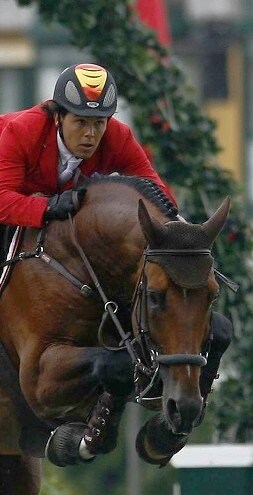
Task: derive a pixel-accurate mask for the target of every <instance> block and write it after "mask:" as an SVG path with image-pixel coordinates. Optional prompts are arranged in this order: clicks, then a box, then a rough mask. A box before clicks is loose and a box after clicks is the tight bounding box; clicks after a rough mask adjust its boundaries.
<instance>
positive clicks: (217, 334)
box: [199, 311, 233, 420]
mask: <svg viewBox="0 0 253 495" xmlns="http://www.w3.org/2000/svg"><path fill="white" fill-rule="evenodd" d="M210 331H211V334H212V335H213V340H212V344H211V348H210V352H209V355H208V358H207V364H206V366H204V367H203V368H202V369H201V375H200V382H199V385H200V392H201V395H202V397H203V399H204V408H205V406H206V399H207V396H208V394H209V393H210V392H211V390H212V384H213V381H214V380H215V378H217V377H218V375H217V373H218V369H219V366H220V361H221V358H222V356H223V354H224V352H225V351H226V349H227V348H228V346H229V344H230V342H231V339H232V332H233V326H232V323H231V322H230V321H229V320H228V318H226V317H225V316H223V315H222V314H220V313H216V312H215V311H213V312H212V316H211V330H210ZM202 419H203V415H202V417H201V420H202Z"/></svg>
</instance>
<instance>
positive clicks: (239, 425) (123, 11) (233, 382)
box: [19, 0, 253, 440]
mask: <svg viewBox="0 0 253 495" xmlns="http://www.w3.org/2000/svg"><path fill="white" fill-rule="evenodd" d="M19 4H20V5H28V4H37V6H38V8H39V12H40V13H41V15H42V16H43V18H44V19H45V21H54V22H58V23H60V24H62V25H63V26H65V27H67V28H68V29H69V31H70V34H71V39H72V42H73V44H74V45H76V46H77V47H79V48H84V47H87V46H89V47H90V49H91V52H92V54H93V57H94V61H95V62H97V63H100V64H102V65H105V66H107V67H108V68H109V69H110V70H111V71H112V73H113V74H114V75H115V79H116V81H117V84H118V87H119V92H120V94H121V95H122V96H125V98H126V99H127V100H128V101H129V103H130V104H131V109H132V111H133V118H134V123H135V128H136V130H137V131H138V134H139V138H140V140H141V141H142V143H143V144H146V145H148V146H149V147H150V149H151V150H152V153H153V156H154V161H155V164H156V167H157V168H158V169H159V171H160V173H161V174H162V175H163V176H164V177H165V178H166V179H167V180H168V181H169V182H170V183H172V184H174V186H175V188H176V190H177V193H178V202H179V204H180V210H181V213H182V214H183V215H184V216H186V217H187V218H189V219H190V220H191V221H203V220H204V219H205V218H206V217H207V216H208V215H209V214H210V213H212V212H213V211H214V209H215V208H216V207H217V206H218V204H219V202H220V201H221V200H222V199H223V198H224V197H225V196H226V195H227V194H230V195H231V198H232V211H231V215H230V219H229V221H228V223H227V227H226V229H225V230H224V232H223V234H222V236H221V237H220V239H219V241H218V242H217V243H216V247H215V249H216V260H218V264H219V267H218V268H219V269H220V270H221V271H222V270H223V271H224V272H225V273H226V274H227V275H228V276H229V277H231V278H232V279H234V280H235V281H236V282H238V283H239V284H240V290H239V292H238V294H236V295H233V294H231V293H229V292H228V291H227V289H223V290H222V294H221V298H220V302H219V304H218V308H219V309H220V310H221V311H223V312H224V313H225V314H227V315H228V316H230V317H231V318H232V320H233V322H234V326H235V337H234V344H233V346H232V348H231V351H230V354H229V356H230V359H231V362H232V365H230V373H231V374H232V377H229V376H228V377H227V379H226V381H225V382H224V383H223V384H222V386H221V388H220V391H218V392H216V393H215V394H216V401H215V405H214V410H215V416H216V418H217V427H218V429H219V431H220V435H221V437H222V436H223V437H224V438H226V439H229V440H243V439H249V438H252V431H253V428H252V427H253V425H252V410H253V374H252V369H253V352H252V351H253V332H252V330H251V326H252V292H253V284H252V273H251V267H250V258H251V252H252V251H251V250H252V245H251V232H249V230H248V221H247V218H246V216H245V213H244V211H245V204H244V200H243V194H242V191H241V190H240V188H239V186H238V184H237V183H236V182H235V181H234V179H233V178H232V176H230V174H228V173H227V172H225V171H224V170H222V169H221V168H219V167H218V165H217V164H216V161H215V157H216V155H217V153H218V152H219V146H218V144H217V142H216V139H215V134H214V131H215V123H214V122H213V121H212V120H210V119H209V118H207V117H206V116H205V115H203V113H202V112H201V111H200V110H199V108H198V107H197V106H196V104H195V103H194V98H193V93H192V90H191V88H189V87H188V85H187V82H186V80H185V75H184V72H183V70H182V69H181V68H180V66H179V64H178V63H177V62H176V61H174V60H173V59H172V58H171V57H168V53H167V51H166V50H165V48H164V47H162V46H161V45H160V44H159V43H158V41H157V39H156V37H155V34H154V32H153V31H151V30H150V29H148V28H147V27H145V26H144V25H143V24H142V23H141V22H140V20H139V19H138V17H137V15H136V12H135V10H134V2H133V1H130V0H61V1H60V2H56V1H55V0H37V1H36V0H34V1H32V0H30V1H29V0H19ZM231 370H232V371H231ZM225 406H226V407H225Z"/></svg>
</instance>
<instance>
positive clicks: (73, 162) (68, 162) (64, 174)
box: [57, 131, 82, 184]
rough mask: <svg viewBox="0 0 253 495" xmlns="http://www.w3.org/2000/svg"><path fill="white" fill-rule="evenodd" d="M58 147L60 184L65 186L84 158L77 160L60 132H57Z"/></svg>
mask: <svg viewBox="0 0 253 495" xmlns="http://www.w3.org/2000/svg"><path fill="white" fill-rule="evenodd" d="M57 145H58V149H59V162H58V174H59V178H58V182H59V184H65V182H68V180H70V179H71V178H72V177H73V175H74V172H75V170H76V169H77V167H78V165H79V164H80V163H81V161H82V158H76V157H75V156H74V155H72V154H71V153H70V151H69V150H68V149H67V148H66V146H65V144H64V142H63V140H62V138H61V136H60V133H59V131H58V132H57Z"/></svg>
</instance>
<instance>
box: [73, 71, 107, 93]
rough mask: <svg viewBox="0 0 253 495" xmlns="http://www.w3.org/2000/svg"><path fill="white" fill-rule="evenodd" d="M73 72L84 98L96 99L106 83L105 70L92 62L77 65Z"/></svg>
mask: <svg viewBox="0 0 253 495" xmlns="http://www.w3.org/2000/svg"><path fill="white" fill-rule="evenodd" d="M75 74H76V77H77V79H78V81H79V83H80V85H81V87H82V90H83V92H84V94H85V96H86V98H87V99H88V100H90V101H97V100H98V99H99V98H100V96H101V93H102V91H103V89H104V87H105V84H106V79H107V72H106V70H105V69H103V67H99V66H98V65H94V64H90V65H89V64H85V65H77V66H76V67H75Z"/></svg>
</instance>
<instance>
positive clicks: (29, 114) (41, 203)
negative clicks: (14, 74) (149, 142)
mask: <svg viewBox="0 0 253 495" xmlns="http://www.w3.org/2000/svg"><path fill="white" fill-rule="evenodd" d="M1 131H2V132H1ZM0 133H1V136H0V223H5V224H11V225H25V226H29V227H41V226H42V225H43V215H44V213H45V210H46V208H47V201H48V200H47V198H45V197H38V196H37V197H36V196H32V195H33V194H34V193H42V194H45V195H54V194H56V193H59V192H62V190H64V189H69V188H70V187H71V186H72V181H69V182H67V184H64V186H63V187H61V188H59V186H58V185H57V180H58V157H59V152H58V147H57V140H56V127H55V123H54V120H53V118H52V117H51V116H50V115H48V113H47V112H45V111H44V110H43V109H42V108H41V105H37V106H35V107H33V108H30V109H28V110H24V111H20V112H15V113H11V114H7V115H2V116H0ZM80 167H81V170H82V172H83V174H84V175H85V176H86V177H90V176H91V175H92V174H93V173H94V172H99V173H101V174H110V173H111V172H119V173H121V174H125V175H136V176H140V177H146V178H149V179H152V180H153V181H154V182H156V183H157V184H158V185H159V186H160V187H161V188H162V189H163V190H164V192H165V194H166V195H167V196H168V197H169V198H170V199H172V201H173V202H174V203H175V199H174V196H173V193H172V190H171V189H170V188H168V187H167V188H166V186H165V185H164V184H163V183H162V181H161V179H160V178H159V176H158V175H157V173H156V172H155V171H154V169H153V168H152V166H151V164H150V162H149V160H148V158H147V156H146V154H145V152H144V151H143V149H142V148H141V146H140V145H139V144H138V143H137V141H136V139H135V138H134V136H133V134H132V132H131V130H130V128H129V127H128V126H127V125H125V124H123V123H121V122H119V121H118V120H116V119H114V118H111V119H110V120H109V121H108V124H107V128H106V131H105V134H104V135H103V137H102V140H101V142H100V144H99V147H98V149H97V150H96V152H95V153H94V155H93V156H92V157H91V158H89V159H88V160H83V161H82V162H81V165H80Z"/></svg>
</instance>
